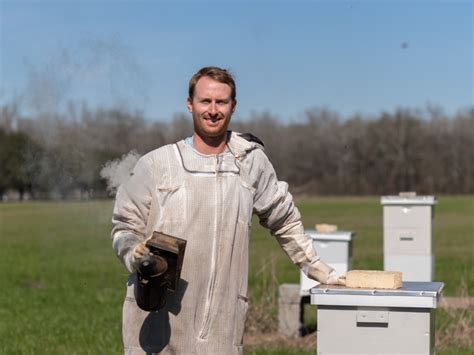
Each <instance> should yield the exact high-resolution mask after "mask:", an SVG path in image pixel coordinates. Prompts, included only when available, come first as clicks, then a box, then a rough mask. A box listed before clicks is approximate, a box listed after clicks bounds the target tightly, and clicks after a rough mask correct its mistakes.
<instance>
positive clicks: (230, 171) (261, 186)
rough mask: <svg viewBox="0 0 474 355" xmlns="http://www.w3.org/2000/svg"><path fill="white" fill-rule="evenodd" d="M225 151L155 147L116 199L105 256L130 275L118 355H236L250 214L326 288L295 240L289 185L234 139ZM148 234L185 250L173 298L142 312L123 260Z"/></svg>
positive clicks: (298, 237) (309, 253) (309, 251)
mask: <svg viewBox="0 0 474 355" xmlns="http://www.w3.org/2000/svg"><path fill="white" fill-rule="evenodd" d="M227 146H228V150H227V151H226V152H224V153H221V154H218V155H203V154H201V153H199V152H198V151H196V150H195V149H193V148H192V147H191V146H190V145H188V144H186V143H185V142H184V141H180V142H178V143H176V144H170V145H166V146H163V147H161V148H158V149H156V150H154V151H152V152H150V153H148V154H146V155H145V156H143V157H142V158H140V160H139V161H138V163H137V165H136V166H135V168H134V172H133V174H132V175H131V177H130V178H129V179H128V181H127V182H125V183H124V184H123V185H122V186H121V187H120V188H119V190H118V192H117V197H116V203H115V207H114V212H113V219H112V222H113V230H112V238H113V247H114V250H115V252H116V253H117V255H118V256H119V258H120V259H121V260H122V261H123V263H124V264H125V266H126V268H127V269H128V271H129V272H130V273H131V275H130V277H129V280H128V287H127V296H126V298H125V302H124V307H123V340H124V347H125V353H126V354H143V353H160V354H161V353H162V354H206V355H209V354H218V355H221V354H241V353H242V350H243V347H242V339H243V332H244V323H245V317H246V312H247V307H248V299H247V278H248V247H249V238H250V229H251V221H252V214H253V213H256V214H257V215H258V216H259V218H260V223H261V224H262V225H263V226H265V227H267V228H269V229H270V231H271V233H272V235H274V236H275V237H276V239H277V240H278V242H279V243H280V245H281V247H282V248H283V250H284V251H285V252H286V253H287V254H288V256H289V257H290V258H291V260H292V261H293V262H294V263H295V264H296V265H298V266H299V267H300V268H302V269H303V270H304V271H305V272H306V274H307V275H308V276H309V277H311V278H313V279H317V280H319V281H321V282H325V281H327V278H328V275H329V273H330V272H331V271H332V269H331V268H330V267H329V266H327V265H326V264H324V263H323V262H322V261H320V260H319V257H318V256H317V255H316V253H315V251H314V250H313V248H312V242H311V238H310V237H308V236H306V235H305V234H304V229H303V225H302V223H301V221H300V213H299V211H298V210H297V208H296V207H295V206H294V203H293V198H292V196H291V195H290V193H289V192H288V185H287V183H285V182H281V181H278V180H277V176H276V174H275V171H274V169H273V167H272V165H271V163H270V162H269V160H268V158H267V156H266V155H265V153H264V152H263V147H262V146H261V145H260V144H258V143H256V142H253V141H249V140H247V139H244V138H242V137H240V136H239V134H238V133H235V132H229V139H228V143H227ZM152 200H153V204H155V205H154V208H155V209H156V212H154V213H152V216H151V217H150V206H151V204H152ZM149 217H150V218H149ZM153 230H156V231H160V232H163V233H166V234H169V235H173V236H176V237H179V238H182V239H185V240H187V245H186V251H185V255H184V261H183V266H182V270H181V280H180V285H179V290H178V291H177V292H176V293H171V292H168V293H167V297H166V306H165V307H164V308H163V309H161V310H159V311H157V312H150V313H149V312H145V311H143V310H141V309H140V308H138V306H137V305H136V303H135V298H134V289H133V287H134V285H135V283H136V276H135V274H134V273H133V272H134V271H135V270H133V266H132V263H131V258H132V255H131V254H132V250H133V248H134V246H135V245H136V244H137V243H139V242H140V241H143V240H144V239H145V238H146V237H148V236H149V235H151V233H152V231H153Z"/></svg>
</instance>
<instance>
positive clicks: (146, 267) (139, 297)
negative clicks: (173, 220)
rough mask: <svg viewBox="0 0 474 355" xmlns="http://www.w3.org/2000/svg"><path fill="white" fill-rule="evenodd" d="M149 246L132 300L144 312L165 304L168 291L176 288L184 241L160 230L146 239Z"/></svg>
mask: <svg viewBox="0 0 474 355" xmlns="http://www.w3.org/2000/svg"><path fill="white" fill-rule="evenodd" d="M146 246H147V247H148V249H150V255H148V256H147V257H146V258H144V260H143V261H142V262H141V264H140V266H139V268H138V271H137V280H138V282H137V285H136V287H135V299H136V301H137V304H138V306H139V307H140V308H141V309H143V310H144V311H148V312H153V311H157V310H159V309H161V308H163V307H164V305H165V303H166V293H167V291H171V292H175V291H176V290H177V288H178V284H179V279H180V275H181V267H182V265H183V259H184V251H185V249H186V241H185V240H184V239H180V238H177V237H173V236H170V235H167V234H164V233H160V232H153V235H152V237H151V238H150V239H149V240H148V241H147V242H146Z"/></svg>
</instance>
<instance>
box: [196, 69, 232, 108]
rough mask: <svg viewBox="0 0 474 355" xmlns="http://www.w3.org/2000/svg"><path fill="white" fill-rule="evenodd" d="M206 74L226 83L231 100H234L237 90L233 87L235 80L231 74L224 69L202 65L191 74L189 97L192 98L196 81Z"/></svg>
mask: <svg viewBox="0 0 474 355" xmlns="http://www.w3.org/2000/svg"><path fill="white" fill-rule="evenodd" d="M204 76H207V77H209V78H211V79H213V80H215V81H217V82H219V83H223V84H227V85H229V86H230V88H231V90H232V91H231V98H232V101H235V98H236V96H237V90H236V88H235V81H234V77H233V76H232V74H230V73H229V71H228V70H226V69H221V68H218V67H204V68H201V69H199V70H198V72H197V73H196V74H194V75H193V77H192V78H191V80H189V91H188V94H189V98H190V99H192V98H193V96H194V89H195V87H196V84H197V82H198V81H199V79H201V78H202V77H204Z"/></svg>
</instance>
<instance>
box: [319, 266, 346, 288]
mask: <svg viewBox="0 0 474 355" xmlns="http://www.w3.org/2000/svg"><path fill="white" fill-rule="evenodd" d="M324 284H326V285H340V286H345V285H346V274H343V275H337V274H336V270H333V271H331V272H330V273H329V276H328V279H327V281H326V282H324Z"/></svg>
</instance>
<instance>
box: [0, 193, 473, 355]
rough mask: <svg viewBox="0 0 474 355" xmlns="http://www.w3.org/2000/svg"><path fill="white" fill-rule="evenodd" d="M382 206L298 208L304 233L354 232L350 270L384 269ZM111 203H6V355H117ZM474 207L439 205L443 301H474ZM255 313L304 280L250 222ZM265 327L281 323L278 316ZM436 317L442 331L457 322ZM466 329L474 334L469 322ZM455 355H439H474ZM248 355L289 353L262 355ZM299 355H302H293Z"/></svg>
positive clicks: (334, 203)
mask: <svg viewBox="0 0 474 355" xmlns="http://www.w3.org/2000/svg"><path fill="white" fill-rule="evenodd" d="M379 201H380V200H379V198H376V197H364V198H359V197H357V198H355V197H354V198H340V197H337V198H326V197H325V198H308V199H298V200H297V205H298V206H299V208H300V210H301V213H302V215H303V220H304V223H305V226H306V227H307V228H310V227H312V226H314V224H315V223H321V222H325V223H333V224H337V225H338V226H339V228H340V229H345V230H352V231H355V232H356V234H357V235H356V237H355V239H354V243H353V267H354V268H367V269H382V268H383V255H382V207H381V205H380V202H379ZM112 204H113V202H112V201H95V202H66V203H52V202H28V203H3V204H0V240H1V242H2V245H1V249H0V268H1V270H2V273H1V275H0V285H2V290H1V293H0V354H66V353H67V354H120V353H121V351H122V348H121V330H120V329H121V307H122V300H123V297H124V291H125V282H126V276H127V273H126V271H125V269H124V268H123V267H122V265H121V264H120V262H119V261H118V259H117V258H116V257H115V256H114V254H113V251H112V248H111V240H110V227H111V226H110V218H111V210H112ZM473 216H474V198H473V197H451V196H449V197H448V196H441V197H439V202H438V204H437V205H436V217H435V224H436V225H435V229H434V239H435V255H436V280H439V281H443V282H444V283H445V289H444V295H447V296H459V295H466V294H467V295H469V296H474V258H473V256H474V255H473V254H474V218H473ZM249 280H250V285H249V287H250V299H251V302H252V304H253V305H255V306H256V307H254V309H256V310H258V305H259V304H261V303H264V302H267V301H268V300H271V302H270V304H271V305H275V304H276V297H277V294H276V291H277V285H278V284H279V283H286V282H290V283H297V282H299V271H298V270H297V269H296V268H295V267H294V266H293V265H292V264H291V263H290V262H289V260H288V259H287V257H286V256H285V254H284V253H283V252H282V251H281V249H280V247H279V246H278V244H277V243H276V241H275V240H274V239H273V238H272V237H271V236H270V235H269V234H268V232H266V231H265V230H264V229H263V228H261V227H260V226H259V225H258V223H254V228H253V233H252V241H251V252H250V277H249ZM264 309H266V310H267V313H268V314H267V315H266V317H267V320H269V321H270V322H272V321H273V323H275V322H277V318H276V316H277V309H276V307H274V306H273V307H272V308H269V309H268V308H264ZM444 313H445V312H444V311H443V310H437V317H438V318H439V319H437V329H438V327H446V328H449V326H450V323H449V322H450V319H451V318H450V317H452V315H448V314H444ZM468 326H470V327H472V326H473V325H472V317H471V318H470V319H469V324H468ZM472 350H474V348H472V349H465V348H462V346H461V347H460V348H452V349H447V350H446V351H441V352H440V351H438V352H437V353H443V354H449V353H453V354H454V353H460V352H465V353H470V352H471V353H472ZM247 353H252V354H290V353H292V350H291V349H289V348H288V349H281V348H280V349H266V348H256V349H251V350H248V351H247ZM294 353H304V352H301V351H296V352H294Z"/></svg>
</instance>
